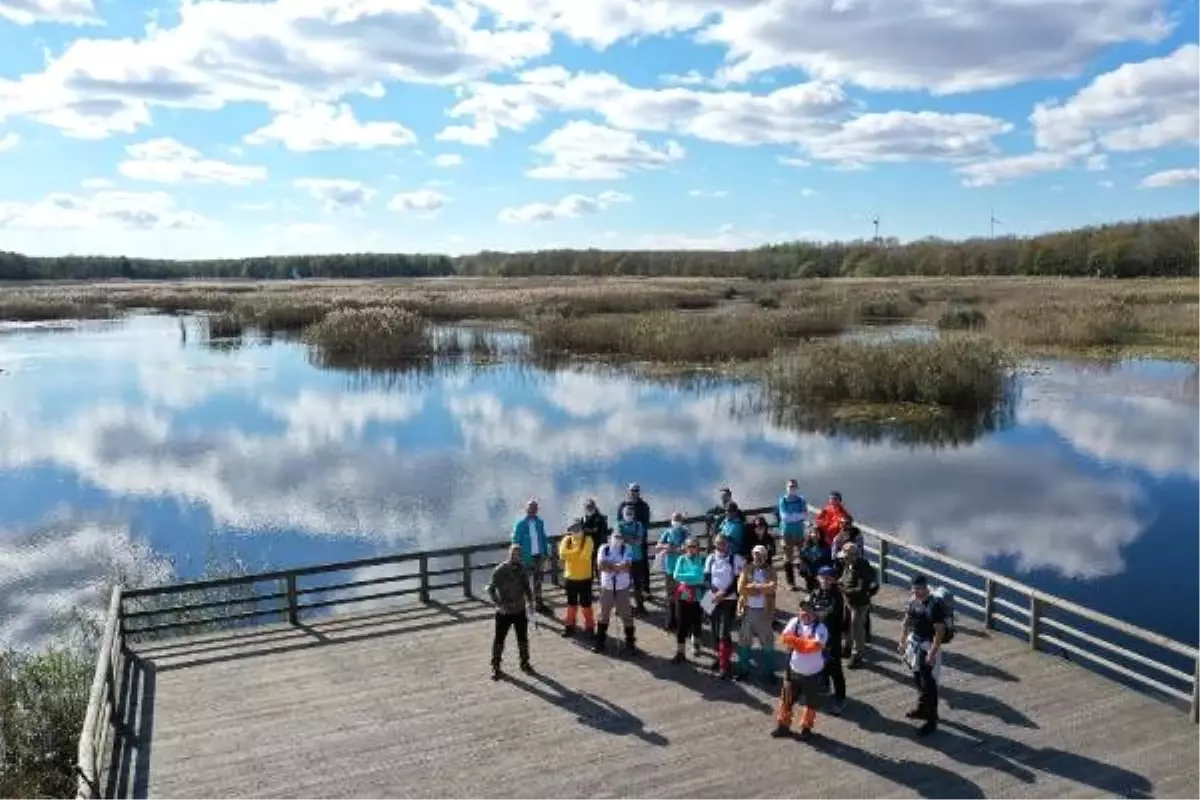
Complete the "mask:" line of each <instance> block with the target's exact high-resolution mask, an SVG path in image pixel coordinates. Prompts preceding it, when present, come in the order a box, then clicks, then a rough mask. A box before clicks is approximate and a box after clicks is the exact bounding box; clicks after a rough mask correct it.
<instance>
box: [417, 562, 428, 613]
mask: <svg viewBox="0 0 1200 800" xmlns="http://www.w3.org/2000/svg"><path fill="white" fill-rule="evenodd" d="M417 563H418V564H419V567H418V568H419V569H420V570H421V594H420V597H421V602H422V603H428V602H429V556H427V555H425V554H424V553H422V554H421V558H420V560H419V561H418V562H417Z"/></svg>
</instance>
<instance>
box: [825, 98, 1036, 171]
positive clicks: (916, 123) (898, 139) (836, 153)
mask: <svg viewBox="0 0 1200 800" xmlns="http://www.w3.org/2000/svg"><path fill="white" fill-rule="evenodd" d="M1010 130H1012V124H1011V123H1009V122H1005V121H1004V120H1002V119H997V118H995V117H989V116H984V115H983V114H939V113H935V112H933V111H916V112H914V111H887V112H884V113H880V114H863V115H861V116H858V117H855V118H854V119H852V120H850V121H848V122H846V123H845V124H843V125H841V126H839V127H838V128H836V129H835V130H832V131H830V132H828V133H824V134H819V135H815V136H813V137H812V138H811V139H810V140H809V141H808V142H806V148H807V150H808V152H809V154H810V155H812V156H813V157H814V158H818V159H822V160H827V161H839V162H846V163H848V164H852V165H853V164H868V163H872V162H899V161H915V160H924V161H961V160H965V159H972V158H979V157H981V156H986V155H990V154H991V153H993V152H995V149H996V147H995V145H994V144H993V142H992V139H993V138H995V137H996V136H999V135H1001V134H1004V133H1008V132H1009V131H1010Z"/></svg>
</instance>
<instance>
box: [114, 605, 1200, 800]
mask: <svg viewBox="0 0 1200 800" xmlns="http://www.w3.org/2000/svg"><path fill="white" fill-rule="evenodd" d="M548 596H549V598H550V599H551V601H552V602H554V601H556V600H558V595H557V594H555V593H551V594H549V595H548ZM878 599H879V601H880V603H881V606H882V607H881V608H878V609H877V610H876V612H875V614H876V616H875V623H874V628H875V631H874V633H875V637H874V647H875V652H874V654H873V658H872V659H871V663H870V665H869V668H868V669H866V670H862V671H857V672H848V673H847V680H848V684H849V694H850V703H849V704H848V706H847V710H846V714H845V716H844V717H842V718H840V719H838V718H834V717H831V716H828V715H822V716H820V717H819V718H818V721H817V733H818V734H819V735H818V736H817V737H815V738H814V740H813V741H812V742H811V743H809V744H805V743H801V742H798V741H795V740H786V739H785V740H775V739H772V738H770V737H769V736H768V735H767V734H768V733H769V731H770V730H771V728H772V727H773V722H772V719H771V715H772V713H773V711H774V705H775V695H774V693H768V692H766V691H765V690H764V689H762V688H760V687H758V686H757V685H742V684H737V683H725V682H722V681H720V680H718V679H716V678H715V677H714V676H713V675H712V674H711V673H708V672H706V671H704V670H702V669H701V668H700V665H697V664H694V663H689V664H687V665H682V666H676V665H672V664H670V663H669V662H668V660H667V659H668V658H669V657H670V655H671V654H672V653H673V652H674V639H673V638H672V637H669V636H668V635H666V634H665V633H664V632H663V631H662V629H661V627H659V626H660V625H661V618H660V617H658V616H657V615H656V616H655V617H652V618H651V619H650V620H647V621H644V622H641V623H640V624H639V645H640V646H642V647H643V648H644V649H645V650H646V651H648V652H647V653H646V654H645V655H643V657H642V658H641V659H638V660H632V661H626V660H622V659H619V658H616V657H615V656H613V655H610V656H607V657H605V656H598V655H594V654H592V653H591V652H590V650H588V649H586V648H585V647H582V646H580V644H578V643H572V642H568V641H566V640H564V639H562V638H560V637H559V635H558V634H559V630H560V628H559V625H558V623H550V624H548V625H547V624H543V627H542V630H541V631H540V633H537V634H533V633H531V636H532V637H533V661H534V664H535V666H536V667H537V668H538V670H539V675H538V676H536V677H531V676H525V675H523V674H521V673H520V672H518V671H517V670H516V669H515V667H516V643H515V639H511V638H510V642H509V649H508V652H507V653H506V659H505V662H506V666H507V667H508V668H509V669H510V672H511V675H512V677H510V678H508V679H507V680H504V681H502V682H500V683H493V682H492V681H491V680H489V667H488V662H489V645H490V641H491V633H492V628H491V612H490V610H489V609H488V608H487V607H486V606H485V605H484V604H483V603H481V602H478V601H472V600H460V601H458V602H452V603H448V604H445V605H429V606H420V605H417V606H412V607H408V608H404V609H400V610H394V611H390V612H385V613H379V614H375V615H362V616H355V617H347V618H338V619H335V620H332V621H328V622H322V623H317V624H312V625H303V626H299V627H291V626H272V627H261V628H251V629H245V630H241V631H239V632H236V633H229V634H218V635H212V636H208V637H202V638H191V639H175V640H165V641H160V642H155V643H148V644H144V645H135V646H134V651H135V652H136V653H137V654H138V658H137V659H134V660H132V665H133V666H132V668H131V672H130V674H129V675H128V676H127V681H129V678H132V679H133V680H132V681H129V685H130V686H131V687H132V694H133V698H132V701H131V705H130V714H129V716H130V717H131V718H132V725H131V728H132V731H131V732H132V734H133V735H132V736H131V737H129V739H130V741H131V742H132V744H131V745H127V749H125V750H124V751H122V752H121V753H119V754H118V758H117V759H116V765H115V767H114V774H115V776H116V789H117V792H118V795H119V796H128V795H133V796H139V797H145V796H151V797H466V796H471V797H714V796H716V797H882V796H887V797H912V796H918V797H1001V796H1003V797H1010V796H1015V797H1097V796H1122V797H1149V796H1155V797H1196V796H1197V793H1198V791H1200V789H1198V785H1197V784H1198V778H1197V772H1198V770H1197V730H1196V727H1195V726H1194V725H1192V724H1191V723H1190V722H1189V721H1188V719H1187V718H1186V716H1185V715H1183V714H1181V713H1179V712H1178V711H1177V710H1176V709H1173V708H1169V707H1168V706H1166V705H1165V704H1164V703H1162V702H1160V701H1158V700H1155V699H1153V698H1150V697H1148V696H1145V695H1143V694H1139V693H1137V692H1135V691H1132V690H1130V689H1128V688H1125V687H1121V686H1118V685H1116V684H1115V683H1113V682H1111V681H1109V680H1108V679H1106V678H1104V677H1101V676H1099V675H1097V674H1095V673H1093V672H1090V671H1088V670H1085V669H1083V668H1081V667H1079V666H1076V665H1074V664H1072V663H1071V662H1069V661H1065V660H1062V659H1060V658H1057V657H1054V656H1050V655H1046V654H1042V653H1035V652H1032V651H1031V650H1030V649H1029V647H1028V644H1027V643H1025V642H1023V641H1021V640H1019V639H1017V638H1015V637H1012V636H1008V635H1005V634H1002V633H994V632H981V631H980V629H979V626H978V624H977V623H975V622H974V621H972V620H969V619H963V620H962V621H961V623H960V624H961V628H960V633H959V636H958V637H957V638H956V640H955V641H954V643H953V644H952V645H951V646H949V647H948V650H949V651H950V652H949V653H948V654H947V657H946V662H945V666H944V670H943V679H942V685H943V695H942V716H943V722H942V726H941V728H940V729H939V731H938V732H937V733H936V734H934V735H933V736H931V737H928V738H917V737H914V736H913V735H912V733H913V730H914V728H915V726H914V724H913V723H911V722H909V721H907V720H905V719H904V718H903V713H904V711H905V710H906V709H907V708H908V707H910V706H911V705H912V703H913V701H914V699H915V691H914V689H913V687H912V685H911V678H910V676H909V675H908V673H906V672H905V671H904V668H903V665H902V664H901V663H900V662H899V660H898V659H897V658H896V656H895V655H894V648H895V641H896V636H897V635H898V630H899V626H900V623H899V616H898V612H897V609H899V608H900V607H901V603H902V600H903V595H902V594H901V593H900V592H899V591H898V590H896V589H894V588H891V587H885V589H884V590H883V592H882V593H881V595H880V597H879V598H878ZM786 602H787V605H788V606H791V605H792V604H793V603H792V602H791V598H790V597H789V598H788V599H787V601H786ZM616 627H618V626H616V625H614V628H616ZM610 646H612V645H611V644H610ZM614 652H615V649H614ZM707 660H708V657H707V655H706V657H705V659H704V661H705V662H707Z"/></svg>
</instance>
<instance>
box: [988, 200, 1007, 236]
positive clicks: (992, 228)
mask: <svg viewBox="0 0 1200 800" xmlns="http://www.w3.org/2000/svg"><path fill="white" fill-rule="evenodd" d="M988 223H989V230H990V231H991V236H990V237H989V238H991V239H995V238H996V225H997V224H1000V225H1003V224H1004V221H1003V220H1001V219H1000V218H998V217H997V216H996V208H995V206H993V207H992V211H991V215H990V216H989V218H988Z"/></svg>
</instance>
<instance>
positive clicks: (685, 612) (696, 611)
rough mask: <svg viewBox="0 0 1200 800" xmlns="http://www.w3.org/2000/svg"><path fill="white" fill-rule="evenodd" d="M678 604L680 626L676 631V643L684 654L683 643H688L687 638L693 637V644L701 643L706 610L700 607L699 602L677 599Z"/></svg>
mask: <svg viewBox="0 0 1200 800" xmlns="http://www.w3.org/2000/svg"><path fill="white" fill-rule="evenodd" d="M676 602H677V603H678V604H679V620H678V622H679V626H678V627H677V628H676V629H675V641H676V642H677V643H678V644H679V647H680V648H681V652H682V648H683V643H684V642H686V641H687V637H689V636H691V637H692V641H693V642H699V641H700V635H701V633H702V632H703V625H702V621H703V619H704V609H703V608H701V607H700V601H698V600H684V599H682V598H677V599H676ZM697 646H699V645H697Z"/></svg>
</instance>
